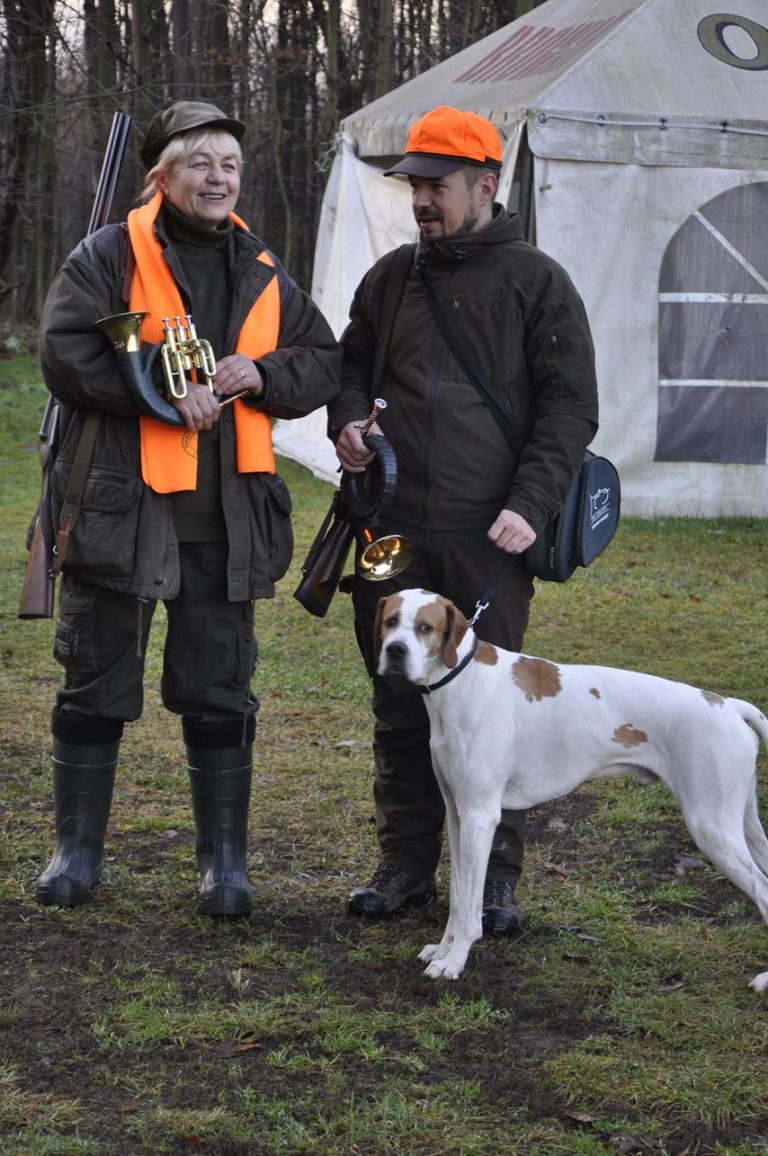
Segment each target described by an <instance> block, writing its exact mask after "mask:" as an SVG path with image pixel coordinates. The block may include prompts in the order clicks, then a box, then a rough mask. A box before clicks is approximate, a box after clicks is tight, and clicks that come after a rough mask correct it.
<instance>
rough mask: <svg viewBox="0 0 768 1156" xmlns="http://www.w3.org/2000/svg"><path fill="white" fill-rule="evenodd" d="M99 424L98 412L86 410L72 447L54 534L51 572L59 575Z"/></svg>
mask: <svg viewBox="0 0 768 1156" xmlns="http://www.w3.org/2000/svg"><path fill="white" fill-rule="evenodd" d="M100 423H101V414H100V413H99V412H98V410H89V411H88V413H87V414H86V415H85V421H84V422H83V429H82V432H81V434H80V440H79V442H78V443H77V449H76V450H75V460H74V462H73V463H72V472H71V473H70V475H69V482H68V484H67V492H66V494H65V495H64V503H63V505H62V507H61V516H60V519H59V530H58V533H57V535H56V544H55V546H54V548H53V561H52V562H51V574H54V575H55V574H58V573H59V572H60V571H61V568H62V566H63V565H64V563H65V562H66V560H67V553H68V551H69V535H70V533H71V532H72V529H73V527H74V525H75V522H76V521H77V518H78V515H79V513H80V506H81V505H82V501H83V493H84V491H85V483H86V482H87V481H88V471H89V470H90V468H91V460H92V458H93V447H94V445H95V444H96V434H97V432H98V429H99V425H100Z"/></svg>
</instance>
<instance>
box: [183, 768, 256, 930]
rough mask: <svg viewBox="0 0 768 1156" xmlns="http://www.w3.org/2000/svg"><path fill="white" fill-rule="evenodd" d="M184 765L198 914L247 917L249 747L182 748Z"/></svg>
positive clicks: (250, 892) (250, 901) (250, 896)
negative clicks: (192, 824)
mask: <svg viewBox="0 0 768 1156" xmlns="http://www.w3.org/2000/svg"><path fill="white" fill-rule="evenodd" d="M187 769H188V770H189V781H190V786H191V789H192V808H193V811H194V815H195V829H196V832H197V838H196V842H195V852H196V855H197V869H198V871H199V872H200V891H199V894H198V909H199V910H200V911H201V912H202V913H203V915H211V916H214V917H215V916H232V915H248V914H249V912H250V910H251V907H252V906H253V898H254V890H253V886H252V884H251V882H250V880H249V878H248V875H247V873H246V865H245V857H246V852H247V843H248V803H249V800H250V797H251V774H252V758H251V748H250V747H249V746H244V747H230V748H223V749H220V750H215V749H214V750H212V749H208V748H206V747H190V746H188V747H187Z"/></svg>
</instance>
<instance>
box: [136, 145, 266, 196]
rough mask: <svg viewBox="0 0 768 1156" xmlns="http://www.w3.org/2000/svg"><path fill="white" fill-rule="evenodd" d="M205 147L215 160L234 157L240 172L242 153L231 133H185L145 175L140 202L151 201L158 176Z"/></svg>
mask: <svg viewBox="0 0 768 1156" xmlns="http://www.w3.org/2000/svg"><path fill="white" fill-rule="evenodd" d="M206 145H208V146H210V148H211V149H212V150H213V152H215V153H216V154H217V155H218V156H233V157H235V159H236V160H237V167H238V171H240V172H242V170H243V151H242V149H241V148H240V142H239V141H237V140H235V138H234V137H233V136H232V134H231V133H228V132H225V131H224V130H223V129H220V128H205V127H203V128H199V129H196V130H194V131H193V132H185V133H182V134H181V135H180V136H175V137H172V138H171V140H170V141H169V143H168V144H167V145H166V146H165V148H164V149H163V151H162V152H161V153H160V156H159V157H158V158H157V161H156V163H155V164H154V165H153V166H152V168H151V169H150V170H149V172H148V173H147V183H146V185H145V186H144V188H143V189H142V191H141V194H140V195H139V200H140V201H142V202H144V201H151V200H152V198H153V197H154V195H155V193H156V192H157V176H158V173H162V172H168V171H170V169H172V168H173V167H174V166H175V165H178V164H183V163H184V162H185V161H188V160H189V158H190V157H191V156H193V155H194V154H195V153H196V152H199V151H200V149H202V148H205V147H206Z"/></svg>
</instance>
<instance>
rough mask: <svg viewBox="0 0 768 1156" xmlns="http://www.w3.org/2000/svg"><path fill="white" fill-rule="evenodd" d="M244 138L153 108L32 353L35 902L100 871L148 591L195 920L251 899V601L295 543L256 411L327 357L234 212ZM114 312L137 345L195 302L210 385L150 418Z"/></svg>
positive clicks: (157, 336) (291, 290)
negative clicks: (39, 812)
mask: <svg viewBox="0 0 768 1156" xmlns="http://www.w3.org/2000/svg"><path fill="white" fill-rule="evenodd" d="M244 131H245V126H244V125H243V124H242V123H241V122H240V121H237V120H233V119H231V118H229V117H227V116H225V114H224V113H223V112H222V111H221V110H220V109H218V108H216V107H215V106H214V105H211V104H207V103H202V102H194V101H181V102H178V103H176V104H173V105H171V106H170V107H169V108H167V109H166V110H164V111H163V112H161V113H159V114H158V115H157V116H156V117H155V118H154V119H153V121H152V123H151V124H150V127H149V130H148V132H147V135H146V137H145V140H144V142H143V145H142V148H141V156H142V160H143V161H144V163H145V165H146V167H147V170H148V177H147V187H146V188H145V190H144V193H143V194H142V200H143V204H142V205H141V207H140V208H138V209H135V210H133V211H132V212H131V213H129V214H128V219H127V222H126V223H125V224H122V225H109V226H106V227H105V228H103V229H100V230H98V231H97V232H96V233H94V234H93V235H92V236H90V237H88V238H86V239H85V240H84V241H83V242H81V244H80V245H78V247H77V248H76V249H75V250H74V252H73V253H72V254H71V255H70V257H69V258H68V259H67V261H66V262H65V264H64V266H63V267H62V269H61V270H60V272H59V273H58V275H57V276H56V278H55V280H54V282H53V284H52V286H51V289H50V291H49V293H48V297H47V300H46V303H45V307H44V311H43V317H42V323H41V365H42V370H43V375H44V378H45V381H46V384H47V386H48V388H49V389H50V391H51V393H52V394H53V395H54V396H55V397H56V399H57V401H58V402H59V405H60V410H61V420H62V434H61V441H60V446H61V448H60V450H59V453H58V457H57V460H56V463H55V467H54V471H53V477H52V489H53V498H52V509H51V516H52V518H53V525H54V527H59V529H60V532H59V539H58V540H59V551H60V553H59V559H60V561H61V563H62V584H61V591H60V598H59V615H58V620H57V624H56V637H55V643H54V656H55V658H56V659H57V661H58V662H60V663H61V664H62V666H63V667H64V682H63V685H62V686H61V688H60V689H59V691H58V694H57V697H56V703H55V706H54V708H53V715H52V736H53V784H54V800H55V810H56V836H57V838H56V850H55V852H54V855H53V858H52V859H51V862H50V863H49V864H48V867H47V868H46V870H45V871H44V872H43V873H42V874H41V875H40V876H39V877H38V879H37V883H36V895H37V898H38V900H39V901H40V902H41V903H46V904H58V905H62V906H76V905H78V904H81V903H84V902H86V901H87V900H88V898H89V896H90V893H91V890H92V888H93V886H94V885H95V884H96V883H97V882H98V879H99V875H100V872H101V865H102V858H103V848H104V834H105V830H106V825H107V821H108V818H109V811H110V806H111V799H112V789H113V784H114V780H115V770H116V766H117V760H118V750H119V744H120V739H121V736H122V733H123V728H124V725H125V723H126V722H131V721H133V720H135V719H137V718H139V716H140V714H141V710H142V694H143V676H144V655H145V653H146V645H147V639H148V635H149V629H150V623H151V620H152V615H153V612H154V609H155V607H156V605H157V601H158V600H160V599H162V601H163V602H164V603H165V606H166V612H167V623H168V625H167V637H166V642H165V649H164V656H163V674H162V682H161V693H162V700H163V703H164V705H165V707H166V708H167V709H168V710H169V711H172V712H173V713H174V714H178V715H180V716H181V729H182V736H183V740H184V743H185V746H186V754H187V765H188V770H189V777H190V784H191V791H192V803H193V811H194V816H195V825H196V833H197V834H196V853H197V866H198V871H199V873H200V891H199V899H198V905H199V908H200V910H201V911H202V912H204V913H205V914H208V915H211V916H229V915H246V914H248V912H249V911H250V909H251V906H252V902H253V888H252V886H251V883H250V881H249V880H248V877H247V873H246V863H245V857H246V847H247V819H248V804H249V798H250V787H251V770H252V748H253V742H254V735H255V715H256V711H257V710H258V700H257V699H256V697H255V696H254V694H253V693H252V690H251V678H252V675H253V672H254V669H255V664H256V657H257V647H256V642H255V639H254V635H253V600H254V599H256V598H271V597H273V596H274V584H275V582H276V581H277V580H278V579H279V578H281V577H282V576H283V574H284V573H285V571H286V570H287V568H288V564H289V562H290V558H291V552H292V546H293V539H292V532H291V525H290V509H291V505H290V497H289V494H288V492H287V489H286V487H285V484H284V483H283V482H282V480H281V479H280V478H279V477H278V475H277V473H276V472H275V461H274V455H273V452H272V444H271V436H270V431H271V421H272V418H274V417H283V418H293V417H301V416H304V415H305V414H308V413H310V412H312V410H314V409H317V408H318V407H320V406H323V405H325V404H326V403H327V402H328V401H329V400H331V399H332V398H333V397H334V396H335V394H336V392H337V388H338V386H337V379H338V372H339V363H340V353H339V348H338V346H337V344H336V342H335V340H334V338H333V335H332V333H331V331H330V328H329V326H328V324H327V323H326V321H325V319H324V318H323V316H322V315H321V313H320V312H319V311H318V309H317V308H316V307H315V305H314V304H313V302H312V301H311V300H310V298H309V297H308V296H307V295H306V294H304V293H303V292H302V291H301V290H300V289H299V288H298V287H297V286H296V284H295V283H294V282H293V281H292V280H291V278H290V277H289V276H288V275H287V273H286V272H285V270H284V269H283V268H282V266H281V265H280V263H279V261H278V260H277V259H276V258H275V257H274V256H273V255H272V254H271V253H270V252H269V251H268V250H267V249H266V247H265V245H264V243H263V242H262V241H260V240H259V239H258V238H257V237H255V236H254V235H253V234H251V233H250V232H248V230H247V227H246V226H245V225H244V223H243V222H242V221H241V220H240V219H239V218H238V217H237V216H236V215H235V214H234V211H233V210H234V207H235V204H236V202H237V198H238V194H239V191H240V173H241V168H242V154H241V148H240V141H241V139H242V137H243V134H244ZM126 312H134V313H140V314H143V319H142V322H141V339H142V342H143V343H145V344H146V343H149V344H150V345H151V344H154V343H159V342H162V341H163V339H164V325H163V319H164V318H177V317H182V318H183V317H184V316H185V315H189V316H190V317H191V318H192V323H193V325H194V327H195V330H196V333H197V337H198V339H201V340H202V339H204V340H205V341H207V342H208V343H209V344H210V346H211V348H212V352H213V354H214V356H215V359H216V368H215V380H214V388H215V392H214V391H213V389H211V388H210V387H209V385H208V384H206V383H205V381H200V382H197V381H193V380H189V379H187V380H186V382H185V384H186V392H185V394H184V396H182V397H174V396H172V395H171V396H170V397H169V398H168V400H167V401H161V400H160V398H159V394H158V395H157V397H158V402H157V405H156V406H155V407H150V408H152V412H153V413H155V414H157V413H159V414H160V416H161V417H164V416H170V419H171V420H172V421H173V422H175V423H176V424H168V421H166V420H158V419H157V416H149V415H148V414H147V412H146V409H147V406H146V404H145V399H146V397H147V394H148V393H149V394H152V395H153V396H154V394H153V390H152V388H151V387H149V388H148V387H147V373H148V372H149V371H148V370H147V371H146V372H144V371H142V372H140V373H139V374H138V376H139V378H140V380H139V381H138V382H137V381H136V380H131V374H127V375H124V374H123V373H122V372H121V369H120V366H119V363H118V359H117V357H116V351H115V348H114V347H113V343H112V341H110V340H109V339H108V338H107V336H106V335H105V332H104V327H101V328H100V327H98V325H97V324H96V323H97V322H98V321H99V320H101V319H104V318H106V317H111V316H114V315H116V314H121V313H126ZM106 331H107V332H111V331H112V330H111V329H110V327H109V326H107V327H106ZM161 360H162V359H161V358H156V359H154V369H153V371H152V372H157V373H158V375H159V370H160V364H161ZM134 376H135V375H134ZM185 376H186V375H185ZM175 388H176V392H179V393H180V392H183V385H181V383H180V382H179V381H178V380H177V381H176V383H175ZM235 395H237V398H236V400H235ZM164 411H167V414H164ZM89 415H97V416H89ZM83 431H85V437H84V438H83V436H82V435H83ZM89 441H92V442H93V445H92V449H89V447H88V443H89ZM78 447H79V450H78ZM89 453H90V459H89V456H88V455H89ZM83 462H85V464H83ZM86 470H87V474H86ZM81 476H82V477H84V478H85V481H84V484H83V482H82V480H81ZM77 493H80V494H81V497H80V500H79V502H78V500H77V497H76V494H77ZM62 513H63V514H64V526H63V527H61V525H60V522H61V517H62ZM62 530H63V531H64V532H63V533H62V532H61V531H62Z"/></svg>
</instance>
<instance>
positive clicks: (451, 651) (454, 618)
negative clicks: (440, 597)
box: [443, 600, 469, 670]
mask: <svg viewBox="0 0 768 1156" xmlns="http://www.w3.org/2000/svg"><path fill="white" fill-rule="evenodd" d="M468 625H469V623H468V622H467V620H466V618H465V617H464V615H463V614H462V613H461V611H460V610H459V609H457V607H455V606H454V605H453V603H452V602H448V601H447V600H446V602H445V644H444V646H443V662H444V663H445V665H446V666H447V667H448V669H449V670H453V668H454V666H455V665H456V663H457V662H458V661H459V656H458V654H457V653H456V651H457V649H458V647H459V645H460V644H461V640H462V638H463V637H464V635H465V634H466V633H467V627H468Z"/></svg>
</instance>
